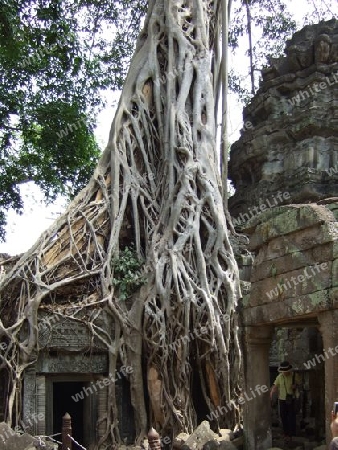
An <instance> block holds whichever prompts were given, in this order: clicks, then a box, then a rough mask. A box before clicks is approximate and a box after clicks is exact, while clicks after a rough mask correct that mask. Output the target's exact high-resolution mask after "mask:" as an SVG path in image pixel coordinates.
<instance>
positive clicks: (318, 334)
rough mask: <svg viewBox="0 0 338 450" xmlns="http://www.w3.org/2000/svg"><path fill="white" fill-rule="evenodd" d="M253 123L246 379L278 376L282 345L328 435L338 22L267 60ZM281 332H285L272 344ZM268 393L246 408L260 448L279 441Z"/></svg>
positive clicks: (244, 192) (336, 345) (238, 181)
mask: <svg viewBox="0 0 338 450" xmlns="http://www.w3.org/2000/svg"><path fill="white" fill-rule="evenodd" d="M244 122H246V123H250V124H252V126H250V127H247V128H246V129H244V130H243V132H242V135H241V137H240V139H239V140H238V141H237V142H236V143H235V144H234V145H233V146H232V149H231V159H230V164H229V172H230V178H231V179H232V181H233V184H234V187H235V188H236V193H235V195H234V196H233V197H232V198H231V199H230V211H231V214H232V216H233V217H234V218H235V221H234V222H235V224H236V225H237V227H238V230H240V231H241V232H243V233H245V234H247V235H248V236H249V237H250V243H249V247H248V250H249V251H250V252H251V253H252V254H253V255H254V262H253V264H252V267H251V261H250V258H248V257H243V258H242V259H241V261H240V265H241V266H242V272H243V273H245V274H246V277H242V278H243V281H244V282H249V283H250V290H249V292H248V293H247V294H246V295H245V296H244V298H243V305H242V325H243V334H244V341H245V344H244V352H245V361H246V367H245V380H246V385H247V388H248V389H249V388H250V387H253V386H256V385H258V384H260V385H263V384H266V385H268V386H269V385H271V383H272V381H273V377H271V376H270V373H269V363H270V367H271V369H272V371H273V367H274V365H276V364H277V361H276V354H278V355H279V356H280V358H281V359H288V360H290V361H292V363H293V365H294V367H297V368H298V369H299V372H300V373H301V374H302V376H303V380H304V390H305V391H306V393H307V398H308V400H309V399H310V401H309V404H308V405H307V407H304V411H303V414H305V413H307V414H309V415H311V416H313V420H314V428H315V432H316V433H320V432H322V433H324V432H325V431H326V438H327V441H329V439H330V431H329V421H330V414H331V410H332V404H333V401H335V400H337V399H338V378H337V375H336V374H337V371H338V357H337V356H336V355H337V350H338V311H337V298H338V297H337V293H338V291H337V282H338V281H337V280H338V277H337V268H338V251H337V249H338V241H337V237H338V223H337V218H338V22H337V21H336V20H331V21H328V22H323V23H320V24H318V25H315V26H307V27H305V28H304V29H302V30H301V31H299V32H297V33H295V35H294V36H293V38H292V39H291V40H290V41H288V42H287V46H286V56H285V57H281V58H279V59H272V60H271V65H270V67H269V68H267V69H266V70H264V72H263V81H262V82H261V86H260V89H259V91H258V92H257V94H256V95H255V97H254V98H253V99H252V101H251V103H250V104H249V105H248V106H247V107H246V108H245V109H244ZM245 284H247V283H245ZM246 287H247V286H246ZM274 331H275V332H276V333H277V336H279V337H281V336H282V337H284V341H281V340H279V341H277V342H276V341H275V342H274V348H275V353H272V354H271V353H270V349H271V345H272V338H273V335H274ZM285 336H286V342H287V344H286V345H285ZM296 338H297V339H296ZM283 342H284V343H283ZM330 349H331V350H330ZM335 349H336V350H335ZM279 361H280V359H279ZM309 361H312V364H311V363H309ZM304 363H305V364H304ZM268 403H269V401H268V398H267V396H264V395H262V396H260V397H259V398H257V399H256V400H255V401H252V402H248V403H247V404H246V406H245V433H246V441H247V444H248V447H247V448H249V449H267V448H269V446H270V445H271V412H270V409H269V407H267V405H268ZM304 406H305V405H304ZM257 411H259V414H257Z"/></svg>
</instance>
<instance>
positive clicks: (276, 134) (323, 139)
mask: <svg viewBox="0 0 338 450" xmlns="http://www.w3.org/2000/svg"><path fill="white" fill-rule="evenodd" d="M306 28H307V27H305V28H304V29H303V30H301V31H300V32H298V33H295V34H294V36H293V37H292V39H291V40H290V41H288V42H287V45H286V51H285V52H286V56H285V57H281V58H271V60H270V63H271V66H270V67H269V68H267V69H265V70H264V71H263V82H262V84H261V86H260V89H259V91H258V92H257V94H256V95H255V97H254V98H253V99H252V101H251V102H250V104H249V105H248V106H247V107H246V108H245V109H244V112H243V118H244V123H246V126H245V128H244V129H243V130H242V133H241V137H240V139H239V140H238V141H237V142H235V143H234V144H233V145H232V148H231V154H230V162H229V175H230V178H231V179H232V181H233V184H234V186H235V188H236V192H235V194H234V196H233V197H231V198H230V201H229V205H230V209H231V212H232V216H234V217H237V216H238V215H239V214H240V213H243V214H244V213H249V214H250V210H251V211H252V209H253V208H254V207H255V206H260V205H263V204H267V203H268V202H269V203H271V204H273V203H274V202H275V199H276V201H277V202H278V204H279V205H281V204H287V203H302V202H303V201H309V200H310V201H317V200H319V199H323V198H327V197H332V196H337V195H338V183H337V180H338V152H337V150H338V116H337V108H336V105H337V103H338V63H337V54H338V44H337V37H338V21H336V20H331V21H327V22H321V23H320V24H318V25H316V26H312V27H311V28H309V29H307V30H306ZM248 124H250V126H248ZM278 191H280V192H282V193H286V192H287V193H288V194H289V196H285V197H288V198H285V197H282V198H281V199H279V198H276V194H277V193H278Z"/></svg>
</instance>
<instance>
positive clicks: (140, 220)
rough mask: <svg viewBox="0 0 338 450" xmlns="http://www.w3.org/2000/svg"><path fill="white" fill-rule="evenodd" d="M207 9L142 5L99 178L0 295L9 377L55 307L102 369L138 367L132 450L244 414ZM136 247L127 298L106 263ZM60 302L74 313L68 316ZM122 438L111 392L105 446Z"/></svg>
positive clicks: (193, 0)
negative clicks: (103, 358) (98, 350)
mask: <svg viewBox="0 0 338 450" xmlns="http://www.w3.org/2000/svg"><path fill="white" fill-rule="evenodd" d="M215 10H216V7H215V5H214V2H213V1H211V0H210V1H206V0H204V1H203V0H186V1H182V0H180V1H178V0H150V1H149V12H148V15H147V18H146V21H145V26H144V30H143V32H142V33H141V35H140V38H139V40H138V44H137V48H136V52H135V55H134V57H133V59H132V62H131V67H130V71H129V74H128V76H127V79H126V82H125V86H124V89H123V93H122V96H121V99H120V102H119V106H118V110H117V113H116V116H115V119H114V121H113V124H112V128H111V132H110V138H109V143H108V146H107V148H106V150H105V152H104V154H103V156H102V158H101V160H100V163H99V165H98V167H97V169H96V171H95V173H94V176H93V177H92V179H91V181H90V183H89V184H88V186H87V188H86V189H84V190H83V191H82V192H81V193H80V195H79V196H78V197H77V198H76V199H75V200H74V201H73V202H72V204H71V205H70V206H69V208H68V210H67V211H66V212H65V214H64V215H63V216H62V217H61V218H60V219H58V221H57V222H56V223H55V224H54V225H52V227H51V228H50V229H49V230H47V231H46V232H45V233H44V234H43V235H42V236H41V238H40V239H39V241H38V242H37V243H36V244H35V246H34V247H33V248H32V249H31V250H30V251H29V252H27V253H26V254H25V255H24V256H23V257H22V258H21V260H20V261H19V263H18V264H17V266H16V267H15V268H14V269H13V271H12V272H11V273H10V274H9V275H8V276H7V278H6V279H5V280H4V281H3V282H2V284H1V286H0V289H1V291H0V292H1V314H2V315H1V317H2V318H3V319H2V320H3V322H1V323H0V327H1V331H2V334H3V335H4V336H7V337H8V339H10V344H9V347H8V351H7V352H6V357H5V358H4V359H5V363H6V365H7V367H8V368H9V371H10V373H12V375H13V380H14V379H15V378H14V374H15V373H21V372H22V370H23V369H24V368H25V367H27V366H28V365H29V364H31V363H32V362H33V361H34V360H35V359H36V358H37V355H38V352H39V347H38V331H39V328H38V315H37V314H38V312H39V311H41V310H42V309H44V310H49V311H53V308H54V309H55V308H56V307H57V305H58V306H59V310H58V314H59V315H61V316H67V318H68V319H69V320H74V321H83V322H85V323H87V324H88V326H89V327H90V331H91V333H92V334H93V336H96V337H97V338H98V339H99V340H100V342H101V343H104V345H105V346H106V348H107V350H108V351H109V355H110V367H109V369H110V370H115V368H116V367H117V366H118V364H120V363H123V364H125V365H131V366H132V368H133V372H132V374H131V375H130V378H129V381H130V393H131V400H132V404H133V406H134V410H135V426H136V431H137V438H136V441H137V442H140V440H141V439H142V438H143V437H144V435H145V434H146V432H147V429H148V428H149V427H150V426H151V425H155V426H156V427H157V428H158V429H159V431H161V432H162V435H165V433H167V432H169V431H170V432H171V431H172V432H173V433H174V434H176V433H177V432H179V431H187V432H190V431H192V429H193V428H194V427H195V426H196V425H197V420H201V419H205V418H206V415H207V414H209V413H210V412H212V411H213V410H214V409H216V408H217V407H218V406H222V405H225V404H227V403H228V402H231V403H232V404H233V405H234V408H233V409H230V411H229V412H228V413H227V414H224V416H221V417H220V418H219V423H220V424H222V425H224V426H228V427H232V426H233V425H234V424H235V421H236V418H237V417H238V411H237V410H238V405H237V404H236V400H237V398H238V395H239V389H238V379H239V374H240V370H241V352H240V348H239V344H238V337H237V328H238V327H237V319H236V313H235V308H236V305H237V300H238V298H239V277H238V269H237V265H236V261H235V259H234V255H233V251H232V248H231V245H230V242H229V235H228V227H227V221H226V215H225V211H224V209H223V203H222V183H221V180H220V178H219V173H218V165H217V152H216V144H215V141H216V127H215V116H214V96H213V80H212V73H211V69H210V50H211V47H212V45H213V37H214V35H215V27H216V26H217V21H216V18H215V16H214V11H215ZM224 182H225V183H226V180H224ZM131 245H134V248H135V251H136V254H137V255H138V258H139V259H140V260H142V261H143V262H144V264H143V269H142V272H143V277H146V281H145V282H144V283H143V285H142V287H141V288H137V290H135V291H134V292H133V293H132V295H131V294H130V295H129V298H128V299H127V300H126V301H125V300H122V299H121V288H119V286H121V285H117V284H116V283H114V282H113V280H115V281H116V278H118V275H117V272H116V265H114V263H112V261H118V260H119V259H118V258H119V257H121V255H122V254H123V251H124V249H125V248H126V247H129V248H130V247H131ZM114 270H115V272H114ZM127 275H128V276H129V275H130V274H128V273H127ZM119 276H121V275H119ZM10 305H17V306H16V308H15V310H13V308H12V309H11V310H9V309H10V308H9V306H10ZM60 305H61V306H60ZM68 305H72V306H73V307H75V306H77V307H78V309H76V313H73V314H71V315H70V314H66V310H65V308H66V306H68ZM5 311H7V312H6V314H5V313H4V312H5ZM103 313H105V314H107V315H108V316H109V317H110V318H112V320H113V321H114V322H115V324H116V326H115V335H114V336H109V335H107V333H106V332H105V330H104V327H103V325H102V320H101V321H100V320H99V318H100V317H101V319H102V314H103ZM25 324H27V325H28V327H27V330H28V335H27V333H26V336H27V339H25V340H20V339H21V337H22V334H20V333H19V331H20V329H21V328H22V327H23V326H25ZM18 369H19V370H18ZM13 389H15V384H13ZM146 399H147V400H146ZM148 399H149V401H148ZM119 439H120V438H119V432H118V421H117V406H116V399H115V390H114V385H113V386H110V405H109V413H108V417H107V432H106V434H105V437H104V440H106V442H108V443H109V442H113V443H114V442H119Z"/></svg>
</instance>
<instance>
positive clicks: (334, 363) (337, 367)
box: [318, 310, 338, 444]
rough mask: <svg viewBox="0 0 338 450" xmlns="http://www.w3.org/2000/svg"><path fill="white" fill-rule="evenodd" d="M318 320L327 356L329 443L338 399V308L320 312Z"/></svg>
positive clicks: (326, 395)
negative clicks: (335, 403)
mask: <svg viewBox="0 0 338 450" xmlns="http://www.w3.org/2000/svg"><path fill="white" fill-rule="evenodd" d="M318 321H319V323H320V327H319V330H320V332H321V335H322V339H323V357H325V433H326V443H327V444H329V442H330V441H331V431H330V423H331V411H332V406H333V402H334V401H338V345H337V344H338V310H333V311H325V312H323V313H321V314H319V315H318Z"/></svg>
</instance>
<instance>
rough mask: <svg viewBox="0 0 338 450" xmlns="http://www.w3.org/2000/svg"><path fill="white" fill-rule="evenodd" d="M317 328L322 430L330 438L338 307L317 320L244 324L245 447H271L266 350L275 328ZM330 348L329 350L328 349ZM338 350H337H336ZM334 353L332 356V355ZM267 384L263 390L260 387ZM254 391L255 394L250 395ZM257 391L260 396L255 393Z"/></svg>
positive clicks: (336, 396) (336, 384)
mask: <svg viewBox="0 0 338 450" xmlns="http://www.w3.org/2000/svg"><path fill="white" fill-rule="evenodd" d="M277 326H278V327H288V326H291V327H294V326H301V327H304V328H305V327H310V326H311V327H313V326H315V327H317V328H318V330H319V332H320V334H321V337H322V341H323V352H324V351H326V355H328V356H329V357H326V358H325V363H324V364H325V431H326V443H327V444H329V443H330V441H331V432H330V422H331V420H330V418H331V411H332V405H333V402H334V401H338V377H337V374H338V310H329V311H323V312H321V313H319V314H318V316H317V321H311V322H309V321H308V318H305V317H304V318H303V320H302V318H301V317H297V318H296V320H295V321H288V322H284V323H283V322H279V323H272V324H269V325H261V324H260V325H259V326H247V327H244V339H245V345H244V351H245V355H244V361H245V368H244V371H245V380H246V386H245V392H246V394H247V401H246V402H245V404H244V441H245V448H246V449H247V450H267V449H269V448H271V447H272V433H271V404H270V399H269V392H270V387H271V386H270V373H269V350H270V347H271V342H272V337H273V332H274V328H275V327H277ZM330 348H331V349H332V350H331V352H330V351H329V349H330ZM335 349H337V350H335ZM332 354H334V355H333V356H331V355H332ZM263 386H267V387H268V388H269V389H268V391H267V392H264V393H262V389H261V387H263ZM252 391H254V392H255V393H256V397H255V398H254V397H253V395H250V393H252ZM258 392H260V394H259V395H257V393H258Z"/></svg>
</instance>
